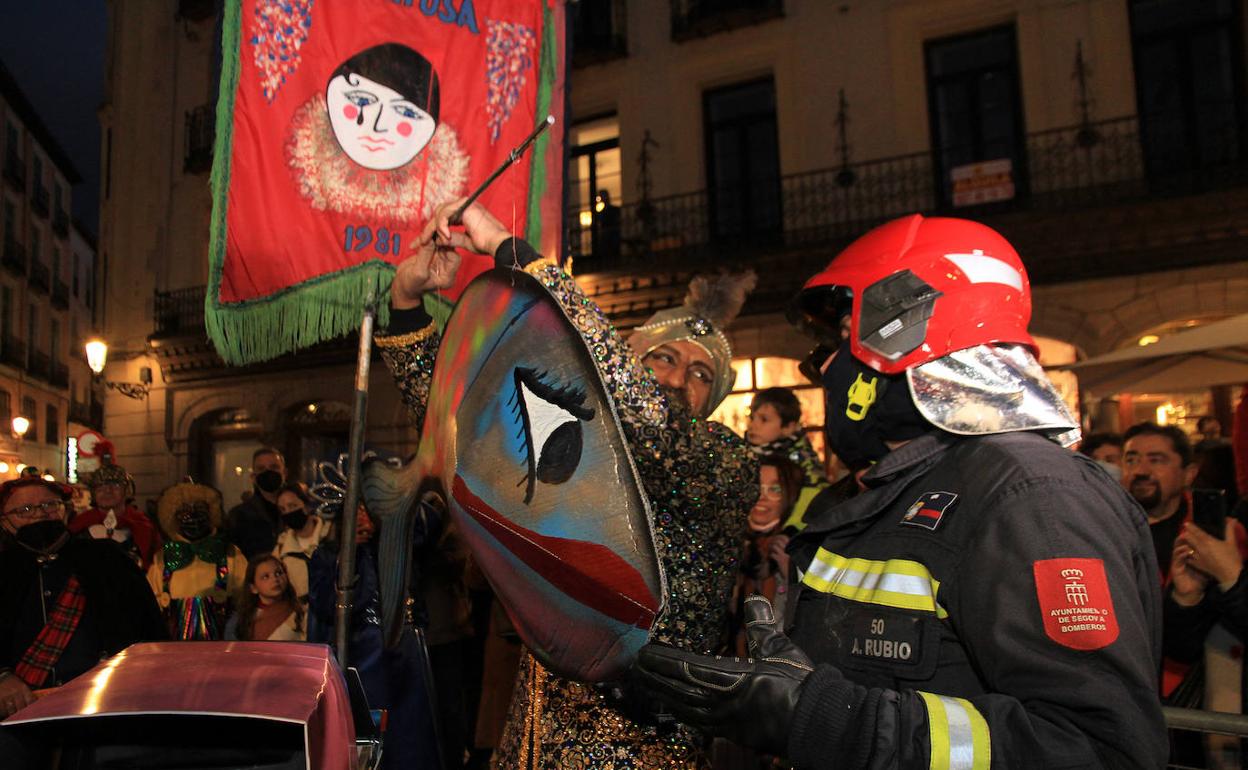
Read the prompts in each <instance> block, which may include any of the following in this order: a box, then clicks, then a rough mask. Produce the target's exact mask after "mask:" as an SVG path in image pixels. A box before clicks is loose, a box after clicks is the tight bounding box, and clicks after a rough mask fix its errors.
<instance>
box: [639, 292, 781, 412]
mask: <svg viewBox="0 0 1248 770" xmlns="http://www.w3.org/2000/svg"><path fill="white" fill-rule="evenodd" d="M757 283H758V276H757V275H756V274H755V273H754V271H753V270H746V271H745V272H742V273H721V274H719V275H715V276H705V275H699V276H697V277H695V278H694V279H693V280H692V281H690V282H689V292H688V293H687V294H686V295H685V301H684V302H683V303H682V304H681V305H680V306H679V307H674V308H668V309H667V310H660V311H659V312H657V313H655V314H654V315H652V316H650V319H649V320H648V321H646V322H645V323H644V324H642V325H641V326H638V327H637V328H636V329H634V330H633V334H632V336H631V337H629V339H628V343H629V345H630V346H632V348H633V351H634V352H635V353H636V354H637V355H638V356H642V357H644V356H645V355H646V354H647V353H649V352H650V351H652V350H654V349H655V348H657V347H658V346H660V345H663V344H666V343H669V342H692V343H694V344H695V345H697V346H698V347H700V348H702V349H703V350H705V351H706V354H707V355H708V356H710V358H711V362H712V363H713V364H714V366H715V382H714V383H713V384H712V387H711V397H710V399H709V400H708V401H707V406H706V412H707V414H710V413H711V412H713V411H715V407H717V406H719V404H720V402H721V401H723V400H724V398H725V397H726V396H727V395H728V393H729V392H730V391H731V390H732V382H733V379H734V376H733V371H732V346H731V345H729V344H728V337H726V336H725V335H724V329H726V328H728V325H729V324H730V323H732V321H733V320H734V319H735V318H736V317H737V315H738V314H739V313H740V312H741V308H742V307H743V306H744V305H745V299H746V297H747V296H748V295H749V293H750V292H751V291H752V290H753V289H754V286H755V285H756V284H757ZM701 416H703V417H705V416H706V415H701Z"/></svg>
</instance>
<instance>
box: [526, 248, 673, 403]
mask: <svg viewBox="0 0 1248 770" xmlns="http://www.w3.org/2000/svg"><path fill="white" fill-rule="evenodd" d="M524 270H525V272H526V273H528V274H530V275H532V276H534V277H535V278H537V280H539V281H541V283H542V285H543V286H545V287H546V289H547V291H549V292H550V294H551V296H552V297H554V298H555V299H556V300H557V301H558V302H559V305H560V307H561V308H562V309H563V314H564V315H565V316H567V318H568V320H569V321H571V322H572V325H573V326H574V327H575V328H576V329H577V331H579V332H580V333H581V336H582V337H583V338H584V340H585V344H586V345H587V346H588V347H589V351H590V355H592V356H593V357H594V360H595V362H596V363H597V365H598V371H599V372H600V373H601V374H602V379H603V383H604V384H605V385H606V387H607V392H608V393H609V394H610V395H611V398H612V400H613V401H614V402H615V406H616V409H617V411H618V412H619V415H620V418H621V419H622V420H624V421H626V422H629V421H634V420H635V421H638V422H640V423H642V424H646V425H660V424H662V423H663V422H664V421H665V420H666V419H667V402H666V400H665V399H664V398H663V395H662V393H660V391H659V383H658V381H657V380H655V379H654V375H653V374H651V373H650V370H649V369H647V368H646V367H645V366H643V365H642V363H641V359H639V358H638V357H637V356H636V355H635V354H634V353H633V350H632V348H630V347H629V346H628V343H626V342H625V341H624V339H623V338H622V337H620V334H619V332H617V331H616V329H615V326H613V325H612V324H611V321H610V320H608V319H607V316H606V314H605V313H603V312H602V308H600V307H598V305H597V304H596V303H595V302H594V301H593V300H591V299H590V298H589V297H587V296H585V292H584V291H582V290H581V287H580V286H578V285H577V283H576V281H574V280H573V279H572V276H570V275H568V274H567V273H566V272H564V271H563V270H562V269H561V268H560V267H559V266H558V264H556V262H555V260H553V259H550V258H549V257H547V258H543V259H539V260H537V261H535V262H532V263H530V264H529V265H527V266H526V267H525V268H524Z"/></svg>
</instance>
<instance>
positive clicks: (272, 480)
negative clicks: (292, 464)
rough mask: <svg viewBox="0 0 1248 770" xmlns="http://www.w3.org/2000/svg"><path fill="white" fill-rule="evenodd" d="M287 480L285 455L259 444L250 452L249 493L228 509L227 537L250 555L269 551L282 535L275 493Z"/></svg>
mask: <svg viewBox="0 0 1248 770" xmlns="http://www.w3.org/2000/svg"><path fill="white" fill-rule="evenodd" d="M285 483H286V458H285V457H283V456H282V453H281V452H279V451H277V450H276V449H274V448H273V447H260V448H259V449H257V450H256V451H255V452H254V453H252V455H251V484H252V493H251V496H250V497H248V498H247V499H246V500H244V501H243V502H242V503H240V504H238V505H236V506H234V507H233V508H231V509H230V513H229V516H228V517H227V519H226V521H227V522H228V523H227V525H226V539H227V540H229V541H230V542H231V543H233V544H234V545H236V546H238V548H239V550H241V551H242V552H243V555H244V556H246V557H248V558H251V557H252V556H257V555H260V554H266V553H272V552H273V548H274V546H276V545H277V536H278V535H279V534H281V532H282V529H284V527H283V526H282V512H281V511H280V510H279V509H278V507H277V495H278V493H279V492H280V491H281V490H282V485H283V484H285Z"/></svg>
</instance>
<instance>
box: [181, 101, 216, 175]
mask: <svg viewBox="0 0 1248 770" xmlns="http://www.w3.org/2000/svg"><path fill="white" fill-rule="evenodd" d="M216 125H217V113H216V108H215V106H214V105H212V104H203V105H200V106H199V107H196V108H195V109H193V110H190V111H189V112H187V113H186V156H185V159H184V161H183V164H182V168H183V170H184V171H186V173H188V174H202V173H204V172H205V171H207V170H209V169H210V168H212V142H213V137H214V136H215V135H216Z"/></svg>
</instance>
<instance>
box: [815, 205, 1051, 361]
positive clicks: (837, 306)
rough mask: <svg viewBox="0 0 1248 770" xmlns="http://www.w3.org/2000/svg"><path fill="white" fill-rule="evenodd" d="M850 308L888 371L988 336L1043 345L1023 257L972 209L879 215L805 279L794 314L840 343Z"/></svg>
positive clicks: (858, 338) (863, 349) (859, 342)
mask: <svg viewBox="0 0 1248 770" xmlns="http://www.w3.org/2000/svg"><path fill="white" fill-rule="evenodd" d="M847 313H848V314H849V315H850V327H849V342H850V350H851V352H852V353H853V355H854V357H855V358H857V359H858V360H860V361H862V362H864V363H866V364H867V365H868V366H870V367H872V368H873V369H876V370H878V371H880V372H882V373H884V374H897V373H899V372H903V371H905V370H907V369H910V368H912V367H915V366H918V365H920V364H925V363H927V362H929V361H934V360H935V359H938V358H941V357H943V356H945V355H947V354H949V353H952V352H953V351H955V350H962V349H964V348H969V347H973V346H975V345H980V344H985V343H993V342H1002V343H1018V344H1022V345H1026V346H1028V347H1030V348H1031V350H1032V352H1033V353H1037V349H1036V343H1035V341H1034V340H1032V338H1031V335H1029V334H1028V333H1027V324H1028V322H1029V321H1030V320H1031V287H1030V284H1029V283H1028V280H1027V271H1026V269H1025V268H1024V267H1023V263H1022V260H1020V259H1019V257H1018V253H1017V252H1015V251H1014V247H1013V246H1011V245H1010V244H1009V241H1007V240H1005V238H1003V237H1001V234H1000V233H998V232H997V231H995V230H993V229H992V228H990V227H987V226H986V225H982V224H980V223H978V222H972V221H970V220H966V219H951V218H945V217H923V216H921V215H919V214H912V215H911V216H908V217H903V218H901V219H895V220H893V221H892V222H888V223H887V224H883V225H880V226H879V227H877V228H875V229H874V230H872V231H870V232H869V233H867V234H866V235H864V236H862V237H861V238H859V239H858V240H856V241H854V242H853V243H851V244H850V245H849V246H848V247H846V248H845V250H844V251H842V252H841V253H840V254H838V255H837V256H836V258H835V259H833V260H832V261H831V262H830V263H829V264H828V266H827V267H826V268H824V270H823V271H822V272H820V273H817V274H816V275H815V276H814V277H812V278H811V279H810V280H809V281H807V282H806V285H805V287H803V289H802V292H801V293H800V294H799V295H798V296H797V299H796V300H794V304H793V307H792V308H791V309H790V320H792V321H793V322H794V323H797V324H798V325H799V326H802V327H803V328H804V329H806V330H807V331H808V332H810V333H812V334H814V335H815V336H816V337H818V338H819V339H820V341H821V342H823V343H824V344H825V345H828V346H830V347H832V348H833V349H835V348H836V347H837V346H839V345H841V344H843V343H842V341H841V340H842V333H841V328H842V326H841V324H842V318H843V317H844V316H845V315H846V314H847Z"/></svg>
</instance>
